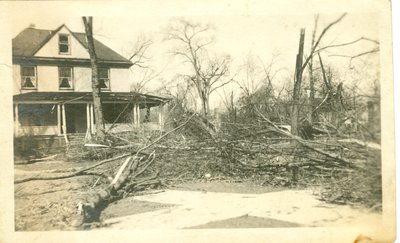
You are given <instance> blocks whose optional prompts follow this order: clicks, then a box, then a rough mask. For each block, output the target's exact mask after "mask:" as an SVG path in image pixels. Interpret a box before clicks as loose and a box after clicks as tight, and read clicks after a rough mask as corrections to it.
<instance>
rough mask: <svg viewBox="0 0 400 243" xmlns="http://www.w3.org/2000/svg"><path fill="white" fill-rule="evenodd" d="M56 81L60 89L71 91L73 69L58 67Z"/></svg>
mask: <svg viewBox="0 0 400 243" xmlns="http://www.w3.org/2000/svg"><path fill="white" fill-rule="evenodd" d="M58 79H59V87H60V89H72V88H73V86H72V84H73V69H72V67H58Z"/></svg>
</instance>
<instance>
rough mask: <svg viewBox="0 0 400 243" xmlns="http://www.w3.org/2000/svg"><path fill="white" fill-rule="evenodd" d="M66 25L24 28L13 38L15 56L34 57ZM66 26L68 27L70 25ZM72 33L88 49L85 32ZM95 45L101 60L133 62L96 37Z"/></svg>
mask: <svg viewBox="0 0 400 243" xmlns="http://www.w3.org/2000/svg"><path fill="white" fill-rule="evenodd" d="M64 26H65V25H61V26H60V27H58V28H57V29H55V30H42V29H35V28H26V29H24V30H23V31H22V32H21V33H19V34H18V35H17V36H16V37H15V38H14V39H13V40H12V54H13V56H14V57H15V56H18V57H33V56H34V54H35V53H36V52H37V51H38V50H39V49H40V48H41V47H42V46H44V45H45V44H46V43H47V42H48V41H49V40H50V39H51V37H53V36H54V35H55V34H56V33H57V32H58V31H59V30H60V29H61V28H62V27H64ZM65 27H66V26H65ZM66 28H67V29H68V27H66ZM68 30H69V29H68ZM71 34H72V35H73V36H74V37H75V38H76V39H77V40H78V41H79V42H80V43H81V44H82V45H83V47H84V48H86V49H87V41H86V35H85V33H79V32H71ZM94 47H95V50H96V55H97V58H98V59H99V60H100V61H117V62H119V63H121V62H123V63H126V64H132V62H131V61H129V60H128V59H126V58H124V57H123V56H121V55H120V54H118V53H117V52H115V51H113V50H112V49H111V48H109V47H107V46H106V45H104V44H103V43H101V42H100V41H98V40H96V39H94Z"/></svg>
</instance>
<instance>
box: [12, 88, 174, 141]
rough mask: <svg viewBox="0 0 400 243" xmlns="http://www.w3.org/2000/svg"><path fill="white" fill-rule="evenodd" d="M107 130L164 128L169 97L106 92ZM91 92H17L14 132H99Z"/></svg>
mask: <svg viewBox="0 0 400 243" xmlns="http://www.w3.org/2000/svg"><path fill="white" fill-rule="evenodd" d="M101 97H102V107H103V115H104V122H105V129H106V131H112V132H124V131H131V130H132V129H137V128H140V127H142V126H143V127H147V128H149V129H152V130H155V129H159V130H163V129H164V104H165V103H166V102H168V99H166V98H162V97H157V96H152V95H145V94H140V93H135V92H103V93H101ZM95 123H96V117H95V115H94V106H93V99H92V94H91V93H90V92H30V93H25V94H19V95H14V136H15V137H23V136H38V135H58V136H64V135H67V134H86V135H87V136H88V135H91V134H93V133H94V132H95Z"/></svg>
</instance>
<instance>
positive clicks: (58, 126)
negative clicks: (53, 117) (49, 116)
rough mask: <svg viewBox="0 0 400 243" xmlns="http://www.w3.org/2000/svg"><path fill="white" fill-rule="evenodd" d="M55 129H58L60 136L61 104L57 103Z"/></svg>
mask: <svg viewBox="0 0 400 243" xmlns="http://www.w3.org/2000/svg"><path fill="white" fill-rule="evenodd" d="M57 130H58V136H61V134H62V130H61V105H60V104H57Z"/></svg>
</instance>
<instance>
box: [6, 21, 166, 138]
mask: <svg viewBox="0 0 400 243" xmlns="http://www.w3.org/2000/svg"><path fill="white" fill-rule="evenodd" d="M94 45H95V51H96V54H97V57H98V59H99V61H98V65H99V81H100V84H101V91H102V92H101V93H102V94H101V97H102V102H103V110H104V119H105V122H106V124H107V125H106V127H107V128H110V126H111V124H114V125H113V126H112V127H114V128H118V127H119V128H121V127H124V125H125V129H127V128H129V127H132V126H133V127H138V126H140V124H141V122H142V121H143V120H145V121H147V122H148V121H149V117H148V116H149V114H150V113H149V112H150V109H151V108H152V107H158V108H157V110H158V111H160V112H159V117H157V116H156V117H157V118H156V119H153V120H155V121H154V123H156V124H158V126H153V127H158V128H162V123H163V117H162V106H163V104H164V103H165V102H167V99H166V98H161V97H157V96H151V95H145V94H140V93H135V92H130V85H131V84H130V82H129V72H130V71H129V68H130V67H131V66H132V62H131V61H129V60H127V59H125V58H124V57H122V56H121V55H119V54H118V53H116V52H115V51H113V50H111V49H110V48H109V47H107V46H105V45H104V44H102V43H101V42H99V41H98V40H96V39H95V40H94ZM12 55H13V59H12V61H13V76H14V77H13V78H14V96H13V104H14V134H15V136H16V137H21V136H27V135H29V136H30V135H63V134H74V133H86V134H91V133H93V132H94V124H95V122H96V117H95V116H94V112H93V99H92V94H91V91H92V88H91V68H90V59H89V53H88V50H87V42H86V36H85V34H84V33H77V32H72V31H71V30H70V29H69V28H68V27H67V26H65V25H61V26H60V27H58V28H57V29H55V30H41V29H35V28H26V29H24V30H23V31H22V32H21V33H19V34H18V35H17V36H16V37H15V38H14V39H13V40H12ZM141 114H142V115H141ZM145 114H146V116H145ZM153 118H154V116H153ZM157 120H158V121H157ZM153 125H154V124H153Z"/></svg>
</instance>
